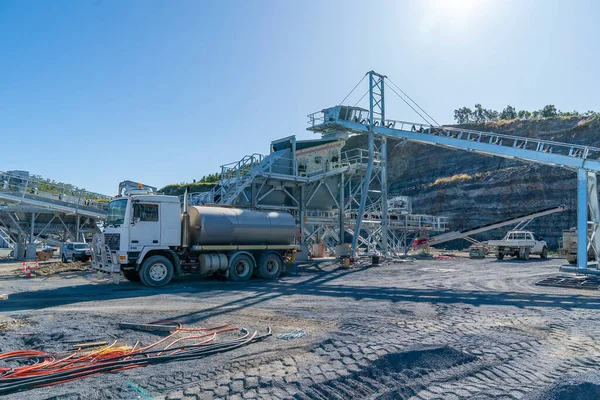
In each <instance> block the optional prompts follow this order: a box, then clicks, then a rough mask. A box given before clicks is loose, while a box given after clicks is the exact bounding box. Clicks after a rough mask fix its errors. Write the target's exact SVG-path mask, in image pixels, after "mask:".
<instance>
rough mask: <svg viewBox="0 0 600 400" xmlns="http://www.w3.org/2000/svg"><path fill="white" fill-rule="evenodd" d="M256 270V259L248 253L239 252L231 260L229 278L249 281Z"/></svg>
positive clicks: (237, 280) (235, 280) (236, 280)
mask: <svg viewBox="0 0 600 400" xmlns="http://www.w3.org/2000/svg"><path fill="white" fill-rule="evenodd" d="M253 272H254V259H253V258H252V257H251V256H249V255H248V254H244V253H242V254H238V255H236V256H233V258H232V259H231V261H229V280H230V281H234V282H242V281H247V280H248V279H250V277H251V276H252V273H253Z"/></svg>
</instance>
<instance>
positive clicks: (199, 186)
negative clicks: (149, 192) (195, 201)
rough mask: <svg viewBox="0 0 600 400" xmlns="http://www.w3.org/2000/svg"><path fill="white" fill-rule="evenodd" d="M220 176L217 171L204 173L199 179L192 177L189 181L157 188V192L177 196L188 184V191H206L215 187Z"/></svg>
mask: <svg viewBox="0 0 600 400" xmlns="http://www.w3.org/2000/svg"><path fill="white" fill-rule="evenodd" d="M220 178H221V174H219V173H214V174H208V175H204V176H203V177H202V178H200V179H199V180H196V179H194V180H193V181H192V182H191V183H185V182H181V183H174V184H170V185H167V186H165V187H164V188H162V189H159V190H158V192H159V193H163V194H166V195H171V196H179V195H180V194H183V193H184V192H185V188H186V187H188V186H189V188H190V193H194V192H207V191H209V190H211V189H212V188H213V187H215V185H216V184H217V183H218V182H219V179H220Z"/></svg>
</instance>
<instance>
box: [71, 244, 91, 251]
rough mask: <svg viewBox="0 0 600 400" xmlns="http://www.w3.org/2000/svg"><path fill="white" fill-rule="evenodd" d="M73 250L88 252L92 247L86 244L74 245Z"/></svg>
mask: <svg viewBox="0 0 600 400" xmlns="http://www.w3.org/2000/svg"><path fill="white" fill-rule="evenodd" d="M73 248H74V249H77V250H87V249H89V248H90V245H89V244H85V243H76V244H74V245H73Z"/></svg>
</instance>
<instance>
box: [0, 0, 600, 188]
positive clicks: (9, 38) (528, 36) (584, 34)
mask: <svg viewBox="0 0 600 400" xmlns="http://www.w3.org/2000/svg"><path fill="white" fill-rule="evenodd" d="M598 16H600V3H599V2H595V1H593V0H581V1H566V0H565V1H552V0H496V1H492V0H490V1H484V0H482V1H477V0H457V1H451V0H447V1H435V0H423V1H401V0H389V1H364V0H359V1H348V0H345V1H332V0H329V1H322V2H317V1H307V0H304V1H292V0H290V1H266V0H265V1H222V2H213V1H211V2H208V1H199V0H198V1H153V0H143V1H126V0H110V1H108V0H106V1H103V0H96V1H84V0H81V1H80V0H72V1H60V0H58V1H57V0H55V1H28V0H0V135H1V136H0V137H1V138H2V140H1V142H0V143H1V145H0V146H1V148H2V153H1V156H0V157H1V158H0V160H1V162H0V170H10V169H25V170H29V171H31V172H33V173H38V174H41V175H43V176H46V177H50V178H53V179H56V180H61V181H65V182H70V183H74V184H76V185H79V186H83V187H85V188H87V189H89V190H95V191H99V192H103V193H106V194H114V193H115V191H116V188H117V184H118V182H120V181H121V180H124V179H131V180H138V181H143V182H145V183H148V184H151V185H155V186H163V185H165V184H167V183H173V182H182V181H191V180H192V179H194V178H200V177H201V176H202V175H204V174H208V173H212V172H217V171H218V170H219V168H218V167H219V165H221V164H224V163H226V162H230V161H235V160H237V159H239V158H241V157H242V156H243V155H245V154H247V153H253V152H259V153H268V144H269V142H270V141H271V140H273V139H276V138H280V137H284V136H288V135H291V134H296V135H298V136H299V137H300V138H310V137H312V136H313V135H312V134H311V133H309V132H307V131H305V127H306V115H307V114H308V113H310V112H313V111H317V110H320V109H322V108H324V107H328V106H330V105H335V104H337V103H339V102H340V101H341V100H342V98H343V97H344V96H345V95H346V94H347V93H348V92H349V91H350V89H352V87H353V86H354V84H355V83H356V82H358V80H359V79H360V78H361V77H362V76H363V75H364V73H365V72H366V71H368V70H370V69H374V70H376V71H379V72H381V73H385V74H386V75H388V76H389V77H391V78H392V79H393V80H394V81H395V83H397V84H398V85H400V86H401V87H402V88H403V89H404V90H405V91H406V92H407V93H408V94H410V95H411V96H412V97H413V98H414V99H415V100H416V101H417V102H418V103H419V104H420V105H421V106H422V107H423V108H425V109H426V110H427V111H428V112H429V113H430V114H431V115H432V116H434V117H435V118H436V119H437V120H438V121H439V122H440V123H452V122H453V121H452V116H453V110H454V109H456V108H458V107H460V106H463V105H469V106H472V105H473V104H474V103H476V102H480V103H482V104H483V105H484V107H486V108H495V109H501V108H503V107H504V106H506V104H511V105H513V106H515V107H516V108H517V109H529V110H533V109H539V108H541V107H543V106H544V105H546V104H555V105H556V106H557V108H559V109H562V110H574V109H576V110H579V111H586V110H589V109H592V110H596V111H600V96H599V95H598V93H599V89H600V74H598V68H599V66H600V51H599V49H600V26H599V25H598ZM364 89H365V90H366V87H364ZM361 91H362V88H361ZM358 92H359V91H358V90H357V93H355V94H357V95H358V97H360V95H361V94H362V93H360V94H358ZM356 100H357V98H355V99H354V101H356ZM387 114H388V117H390V118H392V117H393V118H395V119H404V120H409V121H412V120H415V121H417V120H418V119H419V118H418V116H416V115H415V114H414V113H413V112H412V111H411V110H410V109H408V108H407V107H406V106H404V105H403V104H402V103H400V102H398V101H395V100H392V98H391V97H388V104H387Z"/></svg>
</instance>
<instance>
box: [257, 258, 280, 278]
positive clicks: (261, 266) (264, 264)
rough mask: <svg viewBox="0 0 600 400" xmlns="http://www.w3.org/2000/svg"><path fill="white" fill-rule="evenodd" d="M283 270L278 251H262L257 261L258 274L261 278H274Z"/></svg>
mask: <svg viewBox="0 0 600 400" xmlns="http://www.w3.org/2000/svg"><path fill="white" fill-rule="evenodd" d="M282 270H283V259H282V258H281V256H280V255H279V254H278V253H275V252H268V253H264V254H263V255H262V256H261V257H260V261H258V276H260V277H261V278H263V279H276V278H277V277H278V276H279V275H280V274H281V271H282Z"/></svg>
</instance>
